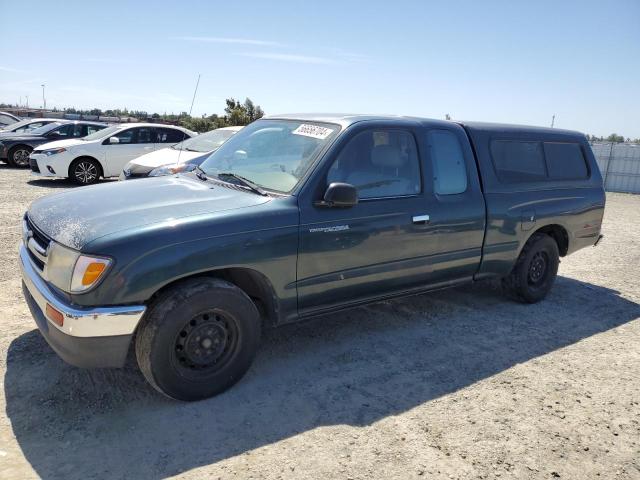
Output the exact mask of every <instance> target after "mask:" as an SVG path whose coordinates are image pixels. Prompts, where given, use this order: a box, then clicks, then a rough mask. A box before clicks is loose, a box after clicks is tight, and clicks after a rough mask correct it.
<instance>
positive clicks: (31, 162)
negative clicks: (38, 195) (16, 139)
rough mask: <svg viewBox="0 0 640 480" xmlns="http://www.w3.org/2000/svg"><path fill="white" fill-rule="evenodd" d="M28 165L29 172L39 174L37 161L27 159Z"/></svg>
mask: <svg viewBox="0 0 640 480" xmlns="http://www.w3.org/2000/svg"><path fill="white" fill-rule="evenodd" d="M29 165H30V166H31V171H32V172H36V173H40V168H39V167H38V161H37V160H36V159H34V158H30V159H29Z"/></svg>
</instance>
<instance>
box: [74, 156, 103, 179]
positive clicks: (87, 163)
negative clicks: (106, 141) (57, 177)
mask: <svg viewBox="0 0 640 480" xmlns="http://www.w3.org/2000/svg"><path fill="white" fill-rule="evenodd" d="M69 178H71V180H73V181H74V182H75V183H77V184H78V185H91V184H92V183H96V182H97V181H98V179H99V178H100V164H99V163H98V162H97V161H96V160H93V159H92V158H79V159H77V160H75V161H74V162H73V163H72V164H71V167H69Z"/></svg>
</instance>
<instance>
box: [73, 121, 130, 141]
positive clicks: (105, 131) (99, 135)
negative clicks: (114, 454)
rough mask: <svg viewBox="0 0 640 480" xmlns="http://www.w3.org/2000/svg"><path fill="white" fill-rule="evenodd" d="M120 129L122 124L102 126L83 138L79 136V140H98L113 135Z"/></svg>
mask: <svg viewBox="0 0 640 480" xmlns="http://www.w3.org/2000/svg"><path fill="white" fill-rule="evenodd" d="M119 130H122V126H120V125H114V126H113V127H107V128H103V129H102V130H98V131H97V132H93V133H92V134H91V135H87V136H86V137H84V138H80V139H79V140H84V141H85V142H90V141H91V140H98V139H100V138H104V137H108V136H109V135H113V134H114V133H116V132H117V131H119Z"/></svg>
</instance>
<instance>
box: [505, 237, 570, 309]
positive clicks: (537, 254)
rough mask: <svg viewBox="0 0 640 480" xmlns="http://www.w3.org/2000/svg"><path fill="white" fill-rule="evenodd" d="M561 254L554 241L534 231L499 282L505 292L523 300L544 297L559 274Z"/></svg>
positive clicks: (527, 301)
mask: <svg viewBox="0 0 640 480" xmlns="http://www.w3.org/2000/svg"><path fill="white" fill-rule="evenodd" d="M559 264H560V256H559V253H558V244H557V243H556V241H555V240H554V239H553V238H551V237H550V236H548V235H545V234H544V233H535V234H533V235H532V236H531V238H530V239H529V241H528V242H527V243H526V245H525V246H524V248H523V249H522V252H520V256H519V257H518V261H517V262H516V265H515V267H514V268H513V270H512V271H511V273H510V274H509V276H507V277H505V278H504V279H503V281H502V284H503V286H504V288H505V290H506V292H507V293H508V294H509V295H510V296H511V297H513V298H514V299H516V300H518V301H520V302H524V303H536V302H539V301H540V300H542V299H543V298H544V297H546V296H547V294H548V293H549V290H551V287H552V286H553V282H554V281H555V279H556V275H557V274H558V265H559Z"/></svg>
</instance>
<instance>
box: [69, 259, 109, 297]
mask: <svg viewBox="0 0 640 480" xmlns="http://www.w3.org/2000/svg"><path fill="white" fill-rule="evenodd" d="M110 266H111V260H110V259H108V258H103V257H90V256H88V255H80V256H79V257H78V260H76V265H75V267H74V268H73V275H72V276H71V293H80V292H84V291H86V290H89V289H90V288H91V287H93V286H94V285H95V284H97V283H98V281H99V280H100V279H101V278H102V277H103V276H104V274H105V273H106V271H107V270H108V269H109V267H110Z"/></svg>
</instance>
